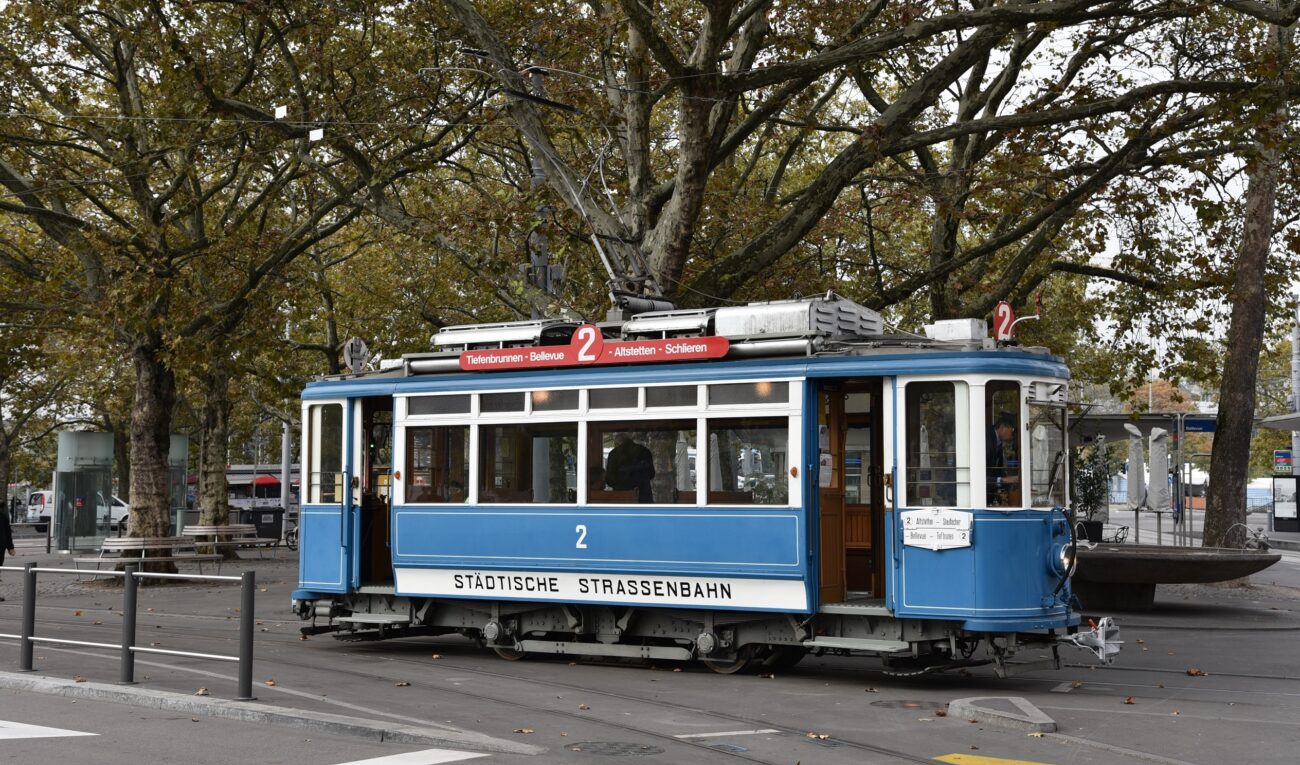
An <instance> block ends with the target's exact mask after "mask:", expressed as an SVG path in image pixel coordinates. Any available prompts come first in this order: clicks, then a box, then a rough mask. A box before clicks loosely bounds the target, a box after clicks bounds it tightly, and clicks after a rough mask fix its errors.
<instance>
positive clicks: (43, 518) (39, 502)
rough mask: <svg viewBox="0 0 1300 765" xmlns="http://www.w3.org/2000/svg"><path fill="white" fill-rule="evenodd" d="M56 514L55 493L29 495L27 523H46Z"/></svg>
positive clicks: (35, 492)
mask: <svg viewBox="0 0 1300 765" xmlns="http://www.w3.org/2000/svg"><path fill="white" fill-rule="evenodd" d="M53 512H54V492H52V491H34V492H32V493H30V494H28V495H27V522H28V523H38V522H41V523H44V522H48V521H49V520H50V515H51V514H52V513H53Z"/></svg>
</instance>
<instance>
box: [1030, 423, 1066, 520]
mask: <svg viewBox="0 0 1300 765" xmlns="http://www.w3.org/2000/svg"><path fill="white" fill-rule="evenodd" d="M1029 478H1030V489H1031V492H1032V494H1031V496H1032V498H1033V505H1034V507H1063V506H1064V505H1065V408H1064V407H1060V406H1046V405H1041V404H1030V405H1029Z"/></svg>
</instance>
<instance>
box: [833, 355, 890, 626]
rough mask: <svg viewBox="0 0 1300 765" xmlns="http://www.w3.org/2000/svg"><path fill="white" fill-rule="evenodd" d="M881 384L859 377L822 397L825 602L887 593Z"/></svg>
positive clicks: (837, 385) (877, 380)
mask: <svg viewBox="0 0 1300 765" xmlns="http://www.w3.org/2000/svg"><path fill="white" fill-rule="evenodd" d="M880 395H881V381H880V380H879V379H875V380H851V381H841V382H836V383H833V384H825V385H823V386H822V388H821V391H820V392H819V394H818V429H817V438H818V450H819V455H818V456H819V465H820V467H819V470H818V505H819V511H818V512H819V515H818V521H819V525H820V528H821V548H820V552H821V554H820V561H821V567H820V575H821V586H820V591H819V599H820V602H822V603H835V602H839V601H844V600H847V599H850V598H863V597H871V598H879V597H882V595H883V585H884V556H883V554H882V552H883V551H882V550H880V549H878V548H879V542H878V540H880V539H881V536H882V533H883V528H882V527H883V520H884V518H883V515H882V513H881V509H882V508H883V506H884V489H883V463H882V444H881V421H880V418H881V407H880V403H879V402H880Z"/></svg>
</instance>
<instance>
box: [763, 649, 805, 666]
mask: <svg viewBox="0 0 1300 765" xmlns="http://www.w3.org/2000/svg"><path fill="white" fill-rule="evenodd" d="M807 655H808V649H807V648H803V647H802V646H797V645H775V646H772V652H771V653H770V654H768V657H767V658H766V659H764V660H763V666H765V667H767V668H769V669H790V668H791V667H793V666H794V665H796V664H798V663H799V662H801V661H803V657H805V656H807Z"/></svg>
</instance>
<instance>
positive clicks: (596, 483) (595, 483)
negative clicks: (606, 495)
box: [587, 465, 605, 495]
mask: <svg viewBox="0 0 1300 765" xmlns="http://www.w3.org/2000/svg"><path fill="white" fill-rule="evenodd" d="M604 490H605V468H603V467H601V466H600V465H592V466H591V470H588V471H587V494H589V495H590V494H594V493H595V492H598V491H604Z"/></svg>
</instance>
